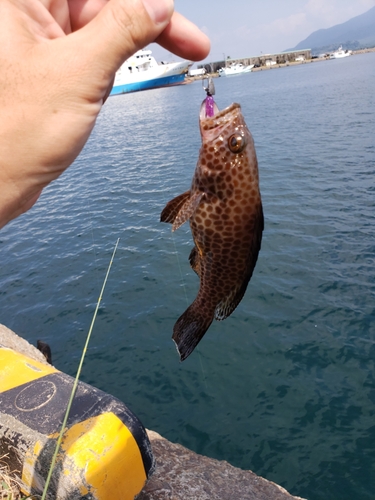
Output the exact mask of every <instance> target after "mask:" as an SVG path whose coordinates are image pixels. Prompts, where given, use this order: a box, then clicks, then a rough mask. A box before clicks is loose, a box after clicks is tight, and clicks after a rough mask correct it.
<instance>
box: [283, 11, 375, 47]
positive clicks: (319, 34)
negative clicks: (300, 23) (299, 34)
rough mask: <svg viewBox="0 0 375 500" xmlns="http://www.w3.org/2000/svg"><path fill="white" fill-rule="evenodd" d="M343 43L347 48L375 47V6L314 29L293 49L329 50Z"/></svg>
mask: <svg viewBox="0 0 375 500" xmlns="http://www.w3.org/2000/svg"><path fill="white" fill-rule="evenodd" d="M339 45H342V46H343V47H344V48H345V49H354V50H355V49H360V48H364V47H375V7H372V8H371V9H370V10H368V11H367V12H365V13H364V14H361V15H360V16H356V17H353V18H352V19H349V21H346V22H345V23H342V24H336V25H335V26H332V27H331V28H327V29H321V30H318V31H314V32H313V33H311V35H309V36H308V37H307V38H305V40H302V42H300V43H299V44H298V45H296V46H295V47H294V48H293V49H289V50H300V49H311V50H312V52H313V53H318V52H329V51H332V50H334V49H337V47H338V46H339Z"/></svg>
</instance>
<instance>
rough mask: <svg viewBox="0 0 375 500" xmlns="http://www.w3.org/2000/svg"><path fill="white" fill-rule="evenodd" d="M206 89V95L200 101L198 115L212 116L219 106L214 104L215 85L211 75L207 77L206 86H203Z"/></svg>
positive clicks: (202, 116)
mask: <svg viewBox="0 0 375 500" xmlns="http://www.w3.org/2000/svg"><path fill="white" fill-rule="evenodd" d="M203 88H204V90H205V91H206V94H207V97H206V99H205V100H204V101H203V102H202V106H201V112H200V117H201V119H202V118H212V117H214V116H215V114H216V113H218V112H219V108H218V107H217V106H216V103H215V101H214V98H213V96H214V95H215V85H214V82H213V81H212V77H209V79H208V86H207V87H203Z"/></svg>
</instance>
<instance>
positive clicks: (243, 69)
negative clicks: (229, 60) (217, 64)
mask: <svg viewBox="0 0 375 500" xmlns="http://www.w3.org/2000/svg"><path fill="white" fill-rule="evenodd" d="M253 68H254V64H250V65H249V66H244V65H243V64H242V63H233V64H231V65H230V66H226V67H225V68H220V69H219V71H218V73H219V76H234V75H242V73H250V71H251V70H252V69H253Z"/></svg>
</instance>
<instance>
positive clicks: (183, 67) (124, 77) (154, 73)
mask: <svg viewBox="0 0 375 500" xmlns="http://www.w3.org/2000/svg"><path fill="white" fill-rule="evenodd" d="M151 54H152V52H151V50H147V49H142V50H139V51H138V52H136V53H135V54H134V55H133V56H131V57H130V58H129V59H127V60H126V61H125V62H124V64H123V65H122V66H121V67H120V69H119V70H118V71H117V73H116V77H115V81H114V84H113V88H112V90H111V93H110V95H118V94H126V93H128V92H137V91H138V90H147V89H153V88H158V87H167V86H170V85H179V84H181V83H184V80H185V75H186V74H187V72H188V70H189V67H190V66H191V65H192V64H193V63H192V62H191V61H180V62H175V63H163V62H162V63H160V64H158V63H157V62H156V60H155V58H154V57H153V56H152V55H151Z"/></svg>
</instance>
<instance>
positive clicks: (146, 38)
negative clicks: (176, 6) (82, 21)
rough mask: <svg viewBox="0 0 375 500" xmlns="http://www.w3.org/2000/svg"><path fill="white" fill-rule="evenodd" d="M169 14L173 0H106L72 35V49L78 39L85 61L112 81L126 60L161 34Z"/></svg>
mask: <svg viewBox="0 0 375 500" xmlns="http://www.w3.org/2000/svg"><path fill="white" fill-rule="evenodd" d="M172 14H173V0H110V1H109V2H108V3H107V4H106V5H105V6H104V7H103V8H102V10H101V11H100V12H99V13H98V14H97V15H96V16H95V17H94V18H93V19H92V20H91V21H90V22H89V23H88V24H87V25H86V26H84V27H83V28H81V29H80V30H78V31H76V32H75V33H73V38H75V41H74V43H75V50H77V38H79V39H80V40H79V45H78V47H84V52H85V57H87V60H89V61H90V63H91V64H92V63H94V64H95V65H96V66H100V69H101V71H103V69H104V70H106V72H108V76H109V78H112V77H113V74H114V72H115V71H117V69H118V68H119V67H120V66H121V64H122V63H123V62H124V61H125V60H126V59H128V58H129V57H130V56H131V55H133V54H134V53H135V52H136V51H137V50H139V49H141V48H143V47H145V46H146V45H148V44H149V43H151V42H153V41H154V40H155V39H156V38H157V37H158V36H159V35H160V33H162V31H163V30H164V29H165V28H166V27H167V26H168V24H169V22H170V19H171V17H172ZM74 35H76V36H74ZM76 37H77V38H76Z"/></svg>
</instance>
